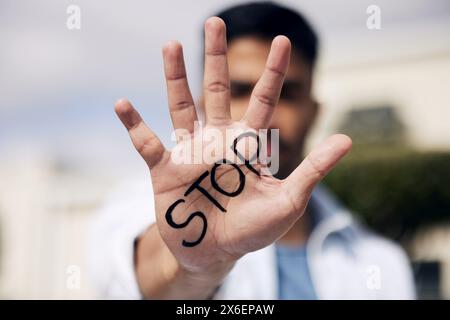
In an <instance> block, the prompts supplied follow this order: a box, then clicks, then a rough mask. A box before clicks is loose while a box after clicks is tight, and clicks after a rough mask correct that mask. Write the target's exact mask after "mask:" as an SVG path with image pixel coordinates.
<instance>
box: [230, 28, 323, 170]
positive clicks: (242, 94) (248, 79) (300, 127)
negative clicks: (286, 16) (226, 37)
mask: <svg viewBox="0 0 450 320" xmlns="http://www.w3.org/2000/svg"><path fill="white" fill-rule="evenodd" d="M270 44H271V42H270V41H268V40H263V39H260V38H257V37H251V36H249V37H242V38H237V39H235V40H233V41H231V43H229V44H228V65H229V72H230V80H231V117H232V118H233V120H235V121H238V120H240V119H241V118H242V117H243V115H244V113H245V111H246V109H247V106H248V102H249V99H250V95H251V92H252V90H253V87H254V86H255V84H256V82H257V81H258V79H259V77H260V76H261V74H262V72H263V70H264V66H265V62H266V59H267V56H268V54H269V50H270ZM311 80H312V74H311V67H310V66H309V65H308V64H307V63H306V62H305V60H304V59H303V58H302V57H301V56H300V55H299V53H298V52H296V50H295V49H293V50H292V54H291V61H290V65H289V69H288V72H287V75H286V78H285V81H284V85H283V89H282V92H281V95H280V100H279V102H278V105H277V107H276V108H275V111H274V113H273V116H272V120H271V123H270V127H269V128H270V129H279V133H280V170H279V173H278V174H277V176H278V177H280V178H284V177H286V176H287V175H289V173H290V172H291V171H292V170H293V169H295V167H296V166H297V165H298V163H299V159H300V156H301V152H302V149H303V144H304V140H305V137H306V135H307V132H308V130H309V128H310V127H311V125H312V123H313V121H314V119H315V117H316V114H317V105H316V103H315V102H313V100H312V99H311Z"/></svg>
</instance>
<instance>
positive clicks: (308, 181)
mask: <svg viewBox="0 0 450 320" xmlns="http://www.w3.org/2000/svg"><path fill="white" fill-rule="evenodd" d="M351 147H352V140H351V139H350V138H349V137H348V136H346V135H344V134H335V135H332V136H330V137H328V138H327V139H326V140H325V141H324V142H323V143H321V144H320V145H319V146H317V147H316V148H314V149H313V150H312V151H311V152H310V153H309V154H308V156H307V157H306V158H305V159H304V160H303V161H302V163H301V164H300V165H299V166H298V167H297V168H296V169H295V170H294V172H292V173H291V174H290V175H289V177H287V178H286V179H285V181H284V184H283V186H284V188H285V190H286V192H287V193H288V194H289V196H290V198H291V199H292V201H293V204H294V205H295V207H296V208H303V207H304V206H305V204H306V200H307V199H309V197H310V195H311V192H312V190H313V189H314V187H315V186H316V184H317V183H319V181H320V180H322V178H323V177H325V176H326V175H327V174H328V172H330V171H331V169H333V168H334V167H335V166H336V164H337V163H338V162H339V160H341V159H342V158H343V157H344V156H345V155H346V154H347V153H348V152H349V151H350V149H351Z"/></svg>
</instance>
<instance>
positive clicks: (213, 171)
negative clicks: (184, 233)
mask: <svg viewBox="0 0 450 320" xmlns="http://www.w3.org/2000/svg"><path fill="white" fill-rule="evenodd" d="M245 137H254V138H256V142H257V150H256V153H255V154H254V155H253V156H252V157H251V158H250V159H246V158H245V157H244V156H243V155H242V154H241V153H240V152H239V151H238V150H237V144H238V142H239V140H240V139H242V138H245ZM259 143H260V141H259V136H258V135H257V134H256V133H253V132H245V133H243V134H241V135H239V136H238V137H237V138H236V139H235V140H234V141H233V145H232V146H231V148H232V150H233V152H234V153H235V154H236V156H238V158H239V159H240V160H241V161H243V162H244V164H245V166H246V167H247V168H248V169H249V170H250V171H252V172H253V173H255V174H256V175H258V176H259V172H258V171H257V170H256V169H255V168H254V167H253V166H252V165H251V164H250V162H251V161H254V160H257V159H258V158H259ZM222 165H231V166H232V167H233V168H234V169H236V170H237V172H238V174H239V186H238V187H237V189H236V190H234V191H227V190H224V189H223V188H222V187H220V186H219V184H218V183H217V180H216V171H217V168H219V167H220V166H222ZM209 173H210V172H209V171H205V172H203V173H202V174H201V175H200V177H199V178H198V179H197V180H195V182H194V183H193V184H192V185H191V186H190V187H189V188H188V189H187V190H186V192H185V193H184V196H185V197H186V196H188V195H189V194H190V193H191V192H192V191H194V190H198V191H199V192H201V193H202V194H203V195H204V196H205V197H206V198H207V199H208V200H209V201H210V202H211V203H213V204H214V205H215V206H216V207H217V208H219V210H220V211H222V212H226V211H227V210H226V209H225V208H224V207H223V206H222V205H221V204H220V203H219V202H218V201H217V200H216V199H215V198H214V197H213V196H212V195H211V194H210V193H209V192H208V191H207V190H206V189H205V188H203V187H202V186H201V185H200V184H201V182H202V181H203V180H204V179H205V178H206V177H207V176H208V175H209ZM210 178H211V185H212V187H213V188H214V189H215V190H216V191H218V192H220V193H221V194H223V195H225V196H228V197H236V196H238V195H239V194H241V192H242V191H243V190H244V187H245V174H244V172H242V170H241V168H239V166H238V165H237V164H235V163H231V162H229V161H228V160H227V159H223V160H221V161H219V162H217V163H215V164H214V166H213V168H212V169H211V176H210ZM184 202H185V200H184V199H178V200H177V201H175V202H174V203H173V204H172V205H171V206H170V207H169V208H168V209H167V212H166V215H165V218H166V221H167V223H168V224H169V226H171V227H172V228H174V229H182V228H185V227H187V226H188V225H189V223H190V222H191V221H192V220H193V219H195V218H196V217H198V218H200V219H201V220H202V221H203V228H202V231H201V233H200V236H199V237H198V239H197V240H195V241H193V242H189V241H186V240H183V241H182V243H181V244H182V245H183V246H185V247H194V246H196V245H198V244H200V242H202V240H203V238H204V237H205V235H206V230H207V228H208V222H207V219H206V216H205V214H204V213H203V212H201V211H195V212H193V213H191V214H190V215H189V217H188V218H187V219H186V221H184V222H182V223H176V222H175V221H174V220H173V216H172V213H173V211H174V209H175V208H176V207H177V206H178V205H179V204H181V203H184Z"/></svg>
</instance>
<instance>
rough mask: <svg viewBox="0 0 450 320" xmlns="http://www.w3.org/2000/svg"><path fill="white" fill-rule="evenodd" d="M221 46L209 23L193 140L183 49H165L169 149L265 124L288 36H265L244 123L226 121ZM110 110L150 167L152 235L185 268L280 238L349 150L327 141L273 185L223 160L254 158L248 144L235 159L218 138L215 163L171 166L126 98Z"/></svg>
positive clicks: (220, 33) (345, 143)
mask: <svg viewBox="0 0 450 320" xmlns="http://www.w3.org/2000/svg"><path fill="white" fill-rule="evenodd" d="M226 48H227V43H226V31H225V24H224V23H223V21H222V20H220V19H219V18H210V19H208V21H207V22H206V24H205V73H204V107H205V125H204V127H203V134H202V135H201V134H199V133H198V132H197V131H195V130H194V123H195V122H196V121H197V114H196V110H195V106H194V102H193V99H192V95H191V93H190V90H189V86H188V82H187V78H186V71H185V67H184V60H183V54H182V48H181V45H180V44H178V43H176V42H171V43H169V44H168V45H166V46H165V47H164V50H163V56H164V64H165V75H166V81H167V91H168V100H169V108H170V114H171V118H172V122H173V126H174V128H175V129H183V131H182V133H179V134H177V138H178V144H177V146H176V147H175V149H174V150H173V152H175V151H176V152H180V151H181V153H183V152H184V153H186V152H187V151H188V150H194V153H195V150H196V149H198V148H200V149H203V148H205V147H206V146H207V145H208V141H205V138H204V137H205V132H208V130H214V131H215V132H219V133H222V136H223V137H225V136H226V133H228V134H229V132H232V133H234V136H233V138H234V139H239V137H240V134H241V133H242V132H244V133H248V132H255V130H258V129H263V128H267V127H268V125H269V122H270V119H271V116H272V113H273V110H274V108H275V106H276V104H277V102H278V97H279V94H280V91H281V87H282V84H283V79H284V76H285V74H286V71H287V68H288V63H289V57H290V42H289V40H288V39H287V38H286V37H284V36H278V37H276V38H275V39H274V40H273V42H272V47H271V50H270V53H269V56H268V58H267V62H266V68H265V70H264V72H263V74H262V76H261V78H260V79H259V81H258V83H257V84H256V85H255V88H254V90H253V93H252V96H251V99H250V102H249V106H248V108H247V112H246V114H245V116H244V118H243V119H241V120H240V121H238V122H235V121H232V119H231V116H230V81H229V76H228V65H227V56H226V51H227V49H226ZM116 112H117V114H118V116H119V118H120V119H121V121H122V122H123V124H124V125H125V127H126V128H127V129H128V131H129V134H130V136H131V139H132V141H133V144H134V146H135V147H136V149H137V150H138V151H139V153H140V154H141V156H142V157H143V158H144V160H145V161H146V163H147V164H148V166H149V168H150V172H151V177H152V183H153V190H154V199H155V208H156V217H157V225H158V229H159V232H160V234H161V236H162V238H163V240H164V241H165V243H166V244H167V246H168V248H169V249H170V250H171V251H172V253H173V254H174V256H175V257H176V259H177V260H178V261H179V262H180V263H181V264H182V265H184V266H186V267H190V268H203V267H209V266H211V265H213V264H215V263H219V262H221V261H232V260H236V259H238V258H239V257H241V256H242V255H244V254H246V253H248V252H251V251H255V250H258V249H261V248H263V247H265V246H267V245H269V244H271V243H273V242H274V241H276V240H277V239H278V238H280V237H281V236H282V235H283V234H284V233H286V232H287V231H288V230H289V228H290V227H291V226H292V225H293V224H294V222H295V221H296V220H297V219H298V218H299V217H301V215H302V214H303V212H304V210H305V207H306V205H307V203H308V200H309V197H310V195H311V192H312V190H313V188H314V186H315V185H316V184H317V183H318V182H319V181H320V180H321V179H322V178H323V176H324V175H325V174H326V173H327V172H328V171H329V170H331V168H332V167H333V166H334V165H335V164H336V163H337V162H338V161H339V159H341V158H342V157H343V156H344V155H345V154H346V153H347V152H348V150H349V149H350V147H351V141H350V139H349V138H348V137H346V136H344V135H334V136H332V137H330V138H328V139H327V140H326V141H325V142H324V143H323V144H322V145H320V146H319V147H317V148H316V149H314V150H313V151H312V152H311V153H310V154H309V155H308V156H307V157H306V158H305V159H304V160H303V162H302V163H301V164H300V165H299V166H298V167H297V169H296V170H295V171H294V172H293V173H292V174H291V175H290V176H289V177H288V178H287V179H285V180H279V179H276V178H274V177H272V176H267V175H263V174H260V173H261V168H262V166H261V165H260V164H254V165H253V164H249V163H248V162H245V161H244V162H243V161H240V162H235V161H234V160H236V159H235V158H234V160H233V159H232V157H230V150H231V151H234V153H233V152H231V153H232V154H231V155H236V154H237V153H239V154H241V155H242V154H247V153H250V154H252V151H253V153H254V152H255V146H254V144H253V147H252V146H251V143H248V144H247V148H246V147H245V146H241V145H240V146H239V148H241V149H242V148H243V149H242V150H241V149H240V151H242V153H240V152H239V151H237V149H238V147H237V145H234V146H235V147H236V148H235V149H234V150H233V148H232V147H233V145H231V146H230V145H228V144H227V141H225V140H224V141H221V142H220V143H221V145H223V150H224V154H225V155H226V156H223V154H214V155H213V158H214V161H213V162H204V161H201V162H198V161H197V162H195V161H191V162H192V163H177V162H176V161H174V158H173V153H171V152H169V151H168V150H166V149H165V148H164V146H163V145H162V143H161V142H160V140H159V139H158V138H157V137H156V135H155V134H154V133H153V132H152V131H151V130H150V129H149V128H148V127H147V126H146V125H145V123H144V122H143V120H142V118H141V117H140V115H139V114H138V112H137V111H136V110H135V109H134V108H133V107H132V106H131V104H130V103H129V102H128V101H126V100H120V101H119V102H118V103H117V104H116ZM233 141H238V140H233ZM217 143H219V142H217ZM256 148H257V147H256ZM219 149H221V148H219ZM192 159H193V158H192ZM223 159H226V161H223ZM245 159H248V158H247V157H244V159H243V160H245Z"/></svg>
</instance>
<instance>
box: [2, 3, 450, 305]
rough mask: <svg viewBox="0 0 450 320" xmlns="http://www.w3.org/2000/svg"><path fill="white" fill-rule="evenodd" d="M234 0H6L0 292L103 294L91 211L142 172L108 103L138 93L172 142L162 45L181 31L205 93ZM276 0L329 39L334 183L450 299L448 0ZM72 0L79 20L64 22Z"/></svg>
mask: <svg viewBox="0 0 450 320" xmlns="http://www.w3.org/2000/svg"><path fill="white" fill-rule="evenodd" d="M237 2H238V1H227V0H220V1H218V0H199V1H181V0H178V1H175V0H166V1H160V2H157V1H144V0H129V1H112V0H108V1H106V0H97V1H89V0H71V1H69V0H58V1H56V0H39V1H20V0H19V1H17V0H2V1H1V2H0V39H1V50H0V298H94V297H95V293H94V291H93V288H92V287H91V285H90V283H89V278H88V276H87V272H86V256H85V252H86V246H87V243H86V234H87V232H88V226H89V222H90V219H91V217H92V215H93V214H94V213H95V212H96V210H98V208H99V207H100V206H101V205H102V203H103V202H104V200H105V198H106V197H107V196H108V195H109V194H110V193H111V192H112V191H113V190H114V189H115V188H116V187H117V186H119V185H122V184H124V183H126V182H127V181H133V180H136V179H141V180H145V179H146V178H147V176H148V170H147V167H146V165H145V163H144V161H142V160H141V159H140V158H139V156H138V154H137V153H136V152H135V151H134V150H133V147H132V145H131V144H130V142H129V138H128V135H127V134H126V131H125V130H124V129H123V128H122V125H121V124H120V123H119V121H118V120H117V119H116V116H115V114H114V112H113V104H114V102H115V101H116V100H117V99H118V98H120V97H127V98H128V99H130V100H131V101H132V102H133V103H134V105H135V106H136V107H137V108H138V109H139V110H140V111H141V112H142V114H143V116H144V117H145V119H146V121H147V123H148V124H149V125H150V126H151V127H152V128H153V130H154V131H156V133H157V134H158V135H159V136H160V137H161V138H162V140H163V142H164V143H165V144H166V145H167V146H171V145H173V142H171V141H170V133H171V124H170V119H169V115H168V111H167V107H166V106H167V103H166V92H165V84H164V78H163V68H162V59H161V46H162V45H163V44H164V43H165V42H166V41H168V40H171V39H177V40H179V41H181V42H182V43H183V45H184V53H185V58H186V65H187V69H188V75H189V78H190V83H191V88H192V89H193V91H194V93H195V95H196V96H198V94H199V89H200V85H199V84H200V82H201V74H200V71H201V49H202V45H201V41H202V26H203V22H204V20H205V19H206V18H207V17H208V16H210V15H213V14H214V13H215V12H217V11H218V10H220V9H222V8H224V7H227V6H229V5H232V4H235V3H237ZM279 2H280V3H283V4H286V5H289V6H290V7H293V8H296V9H298V10H300V11H301V12H302V13H303V14H304V15H305V16H306V17H307V18H309V20H310V21H311V23H312V25H313V26H314V27H315V28H316V30H317V31H318V33H319V36H320V40H321V54H320V59H319V65H318V70H317V71H318V72H317V76H316V79H315V88H314V91H315V95H316V97H317V99H318V100H319V101H320V102H321V104H322V114H321V117H320V120H319V122H318V124H317V125H316V126H315V128H314V132H313V134H312V135H311V136H310V140H309V145H310V146H311V145H314V144H315V143H317V142H318V141H320V140H322V139H323V138H324V137H326V136H327V135H329V134H330V133H333V132H338V131H339V132H345V133H347V134H349V135H351V137H352V138H353V139H354V142H355V147H354V150H353V151H352V153H351V154H350V156H349V157H348V158H347V159H346V160H345V161H344V162H343V163H342V165H340V166H339V167H338V168H337V169H336V170H335V171H333V173H332V174H331V175H330V176H329V177H328V178H327V179H326V181H325V183H326V184H327V185H328V186H329V187H330V188H331V189H332V190H333V192H335V193H336V194H337V195H338V197H339V198H340V199H341V200H342V201H343V202H344V204H346V205H347V206H348V207H349V208H350V209H352V210H353V211H354V212H355V214H357V215H359V216H360V218H361V219H362V220H363V221H365V222H366V223H367V224H368V225H369V226H371V227H372V228H374V229H375V230H376V231H378V232H379V233H382V234H384V235H386V236H388V237H390V238H391V239H394V240H396V241H398V242H399V243H400V244H401V245H402V246H403V247H404V248H405V249H406V251H407V253H408V254H409V256H410V258H411V260H412V262H413V266H414V272H415V276H416V281H417V285H418V288H419V297H420V298H444V299H449V298H450V125H449V119H450V41H449V40H450V2H449V1H448V0H432V1H429V0H397V1H388V0H369V1H366V0H341V1H333V0H316V1H306V0H304V1H299V0H292V1H279ZM70 5H76V6H78V8H79V9H80V17H81V25H80V26H81V28H80V29H73V30H71V29H69V28H68V27H67V24H66V23H67V19H68V17H69V16H70V14H68V13H67V11H66V10H67V8H68V7H69V6H70ZM370 5H376V6H378V7H379V8H380V10H381V11H380V14H381V28H380V29H378V30H377V29H376V30H370V29H368V27H367V25H366V21H367V19H368V17H369V14H368V13H366V10H367V8H368V7H369V6H370ZM73 276H76V277H78V279H79V283H77V281H75V282H73V281H72V280H73V279H72V277H73Z"/></svg>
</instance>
